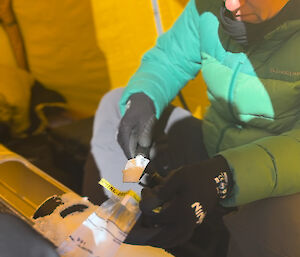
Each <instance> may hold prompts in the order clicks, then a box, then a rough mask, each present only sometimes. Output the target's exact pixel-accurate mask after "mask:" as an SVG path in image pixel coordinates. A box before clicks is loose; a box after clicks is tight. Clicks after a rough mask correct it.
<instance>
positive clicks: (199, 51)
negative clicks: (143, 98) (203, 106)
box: [120, 0, 300, 206]
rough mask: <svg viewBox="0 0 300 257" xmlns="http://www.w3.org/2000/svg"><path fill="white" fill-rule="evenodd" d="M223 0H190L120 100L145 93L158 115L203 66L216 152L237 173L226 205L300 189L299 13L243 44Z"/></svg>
mask: <svg viewBox="0 0 300 257" xmlns="http://www.w3.org/2000/svg"><path fill="white" fill-rule="evenodd" d="M222 3H223V1H221V0H211V1H203V0H191V1H190V2H189V3H188V5H187V6H186V8H185V10H184V12H183V13H182V15H181V16H180V17H179V19H178V20H177V21H176V23H175V24H174V26H173V27H172V28H171V29H170V30H169V31H168V32H166V33H165V34H163V35H162V36H161V37H160V38H159V39H158V41H157V45H156V46H155V47H154V48H153V49H151V50H150V51H148V52H147V53H146V54H145V56H144V57H143V60H142V64H141V66H140V68H139V70H138V71H137V72H136V74H134V76H133V77H132V78H131V80H130V82H129V84H128V86H127V88H126V89H125V92H124V95H123V98H122V100H121V103H120V105H121V111H122V113H124V106H125V104H126V102H127V99H128V97H129V96H130V95H131V94H132V93H135V92H144V93H145V94H147V95H148V96H149V97H150V98H151V99H152V100H153V101H154V103H155V107H156V111H157V117H159V116H160V114H161V112H162V110H163V109H164V107H165V106H166V105H167V104H168V103H169V102H170V101H171V100H172V99H173V98H174V97H175V96H176V95H177V93H178V91H179V90H180V89H181V88H182V87H183V86H184V85H185V84H186V83H187V82H188V81H189V80H190V79H193V78H194V77H195V76H196V75H197V73H198V72H199V71H200V70H201V72H202V75H203V78H204V80H205V82H206V84H207V90H208V97H209V99H210V102H211V105H210V107H209V108H208V111H207V113H206V115H205V117H204V120H203V133H204V140H205V145H206V148H207V151H208V153H209V155H210V156H214V155H216V154H222V155H223V156H224V157H225V158H226V159H227V161H228V163H229V165H230V166H231V169H232V171H233V176H234V181H235V187H234V192H233V196H232V197H231V198H230V199H228V200H226V201H224V202H223V204H224V205H226V206H235V205H240V204H245V203H248V202H251V201H255V200H258V199H262V198H266V197H272V196H280V195H286V194H292V193H295V192H300V176H299V175H298V174H300V158H299V156H300V155H299V154H300V142H299V118H300V101H299V100H300V50H299V47H298V46H299V45H300V19H299V20H293V21H288V22H285V23H284V24H282V25H281V26H279V27H277V28H276V29H275V30H273V31H272V32H270V33H268V34H267V35H266V36H265V39H264V41H263V42H261V43H260V44H256V45H252V46H251V47H250V48H249V49H247V50H244V49H243V48H242V47H241V45H239V44H238V43H236V42H235V41H234V40H232V39H231V38H230V37H229V36H228V35H227V34H226V33H225V32H224V31H223V30H222V27H221V26H220V24H219V9H220V7H221V4H222Z"/></svg>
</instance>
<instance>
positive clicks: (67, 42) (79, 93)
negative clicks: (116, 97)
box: [13, 0, 110, 116]
mask: <svg viewBox="0 0 300 257" xmlns="http://www.w3.org/2000/svg"><path fill="white" fill-rule="evenodd" d="M13 9H14V11H15V14H16V16H17V20H18V22H19V24H20V27H21V31H22V34H23V38H24V41H25V47H26V51H27V56H28V62H29V66H30V69H31V72H32V74H33V76H34V77H35V78H36V79H37V80H39V81H40V82H41V83H42V84H43V85H45V86H46V87H48V88H49V89H53V90H56V91H58V92H60V93H61V94H62V95H63V96H65V98H66V99H67V101H68V106H69V108H70V109H71V110H72V111H73V112H74V113H76V114H77V115H79V116H88V115H91V114H93V113H94V110H95V108H96V107H97V104H98V102H99V100H100V97H101V95H103V94H104V93H105V92H106V91H108V90H109V84H110V83H109V80H110V79H109V76H108V73H107V67H106V57H105V55H104V54H103V53H102V52H101V50H100V49H99V48H98V46H97V42H96V37H95V30H94V22H93V17H92V13H91V4H90V1H87V0H85V1H75V0H65V1H60V0H51V1H35V0H14V1H13Z"/></svg>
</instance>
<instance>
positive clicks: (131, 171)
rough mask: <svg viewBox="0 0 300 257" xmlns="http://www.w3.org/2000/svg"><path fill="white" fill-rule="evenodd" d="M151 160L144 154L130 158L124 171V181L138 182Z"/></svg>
mask: <svg viewBox="0 0 300 257" xmlns="http://www.w3.org/2000/svg"><path fill="white" fill-rule="evenodd" d="M148 163H149V160H148V159H147V158H145V157H144V156H142V155H137V156H136V157H135V158H134V159H130V160H128V162H127V163H126V166H125V169H124V170H123V171H122V172H123V182H124V183H138V182H139V179H140V177H141V176H142V174H143V171H144V170H145V168H146V166H147V165H148Z"/></svg>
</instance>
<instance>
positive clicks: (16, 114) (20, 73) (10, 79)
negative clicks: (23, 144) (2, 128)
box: [0, 65, 33, 136]
mask: <svg viewBox="0 0 300 257" xmlns="http://www.w3.org/2000/svg"><path fill="white" fill-rule="evenodd" d="M0 78H1V79H0V121H1V122H5V123H6V124H9V125H10V126H11V129H12V133H13V134H14V135H15V136H22V132H23V131H24V130H26V129H27V128H28V126H29V119H28V112H29V98H30V87H31V85H32V83H33V77H32V76H31V75H30V74H29V73H28V72H26V71H24V70H21V69H18V68H15V67H9V66H5V65H0Z"/></svg>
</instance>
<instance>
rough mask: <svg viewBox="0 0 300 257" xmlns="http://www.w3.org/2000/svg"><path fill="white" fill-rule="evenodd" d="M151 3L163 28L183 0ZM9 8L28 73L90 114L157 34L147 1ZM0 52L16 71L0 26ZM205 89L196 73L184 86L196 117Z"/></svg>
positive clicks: (67, 1)
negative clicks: (22, 39) (155, 6)
mask: <svg viewBox="0 0 300 257" xmlns="http://www.w3.org/2000/svg"><path fill="white" fill-rule="evenodd" d="M156 1H157V2H158V7H159V11H160V17H161V23H162V27H163V30H164V31H165V30H167V29H169V28H170V26H171V25H172V23H173V22H174V21H175V20H176V18H177V17H178V15H179V14H180V13H181V11H182V10H183V8H184V6H185V4H186V3H187V0H156ZM13 9H14V11H15V14H16V17H17V20H18V23H19V25H20V28H21V31H22V35H23V38H24V42H25V47H26V52H27V57H28V62H29V66H30V69H31V73H32V74H33V76H34V77H35V78H36V79H37V80H39V81H40V82H41V83H42V84H44V85H45V86H47V87H48V88H49V89H54V90H56V91H58V92H60V93H61V94H63V95H64V96H65V97H66V99H67V101H68V105H69V108H70V109H71V110H72V111H73V112H74V113H76V114H77V115H79V116H89V115H92V114H93V113H94V111H95V109H96V108H97V104H98V102H99V100H100V99H101V96H103V94H104V93H105V92H107V91H108V90H110V89H112V88H117V87H121V86H125V85H126V83H127V82H128V80H129V78H130V76H131V75H132V74H133V73H134V71H135V70H136V69H137V68H138V66H139V63H140V59H141V57H142V55H143V53H144V52H145V51H146V50H147V49H149V48H151V47H152V46H153V45H154V44H155V41H156V38H157V36H158V32H157V29H156V24H155V19H154V12H153V6H152V0H143V1H141V0H126V1H117V0H103V1H99V0H82V1H75V0H64V1H60V0H50V1H35V0H13ZM0 56H1V58H0V64H2V65H5V66H9V67H10V68H14V69H17V67H16V62H15V60H14V58H13V54H12V50H11V48H10V46H9V42H8V40H7V38H6V34H5V33H4V31H3V29H2V28H0ZM199 83H200V84H202V85H203V86H202V87H199ZM196 84H197V85H196ZM204 92H205V85H204V83H203V81H202V78H201V75H200V76H199V78H197V79H196V80H195V81H192V82H191V83H189V85H188V86H187V87H186V88H185V89H184V90H183V94H184V97H185V99H186V101H187V102H188V106H189V107H190V109H191V110H192V111H193V113H194V114H195V115H196V116H198V117H201V116H202V113H203V110H204V108H205V106H206V105H207V104H208V101H207V98H206V95H205V93H204ZM199 99H200V100H201V105H198V103H199ZM25 100H28V99H25ZM175 104H178V105H180V103H179V102H178V101H175Z"/></svg>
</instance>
